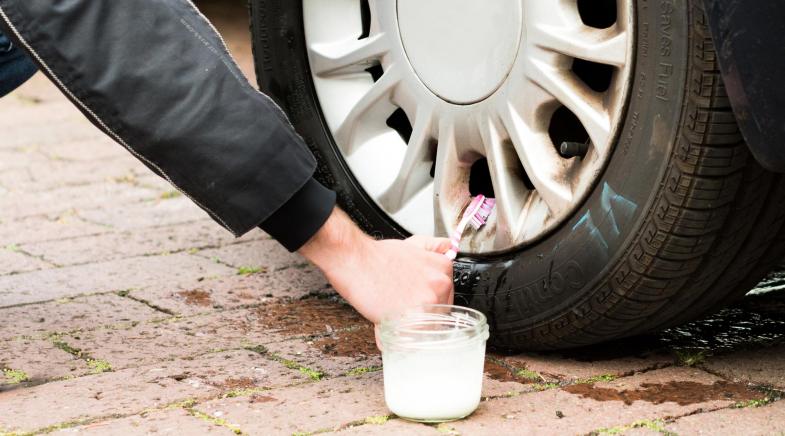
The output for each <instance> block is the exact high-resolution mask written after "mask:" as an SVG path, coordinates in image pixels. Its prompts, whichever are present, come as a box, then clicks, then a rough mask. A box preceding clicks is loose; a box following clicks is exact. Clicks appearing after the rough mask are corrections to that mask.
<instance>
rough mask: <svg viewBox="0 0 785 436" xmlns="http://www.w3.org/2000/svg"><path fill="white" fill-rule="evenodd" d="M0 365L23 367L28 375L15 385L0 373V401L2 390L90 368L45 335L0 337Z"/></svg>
mask: <svg viewBox="0 0 785 436" xmlns="http://www.w3.org/2000/svg"><path fill="white" fill-rule="evenodd" d="M0 369H12V370H15V371H22V372H24V374H25V375H26V376H27V380H25V382H24V384H22V385H17V384H14V383H13V381H12V380H11V379H10V378H8V377H5V376H4V374H2V373H0V404H3V403H4V402H5V398H6V395H7V394H4V393H2V391H4V390H10V389H15V390H16V388H19V387H20V386H25V385H27V384H38V383H43V382H45V381H48V380H55V379H61V378H64V377H75V376H79V375H83V374H87V373H89V372H90V368H89V367H88V366H87V364H86V363H85V361H84V360H81V359H77V358H75V357H74V356H72V355H71V354H68V353H66V352H65V351H63V350H61V349H59V348H57V347H55V346H54V345H53V344H52V342H51V341H48V340H44V339H15V340H7V341H0ZM0 408H3V407H0ZM0 415H2V413H0ZM0 419H2V418H0ZM1 427H2V425H0V428H1Z"/></svg>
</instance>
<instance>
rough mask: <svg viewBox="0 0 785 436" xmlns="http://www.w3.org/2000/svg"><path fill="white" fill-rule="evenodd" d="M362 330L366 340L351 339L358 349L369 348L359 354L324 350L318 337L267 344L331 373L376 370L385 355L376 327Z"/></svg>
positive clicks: (277, 352) (270, 348)
mask: <svg viewBox="0 0 785 436" xmlns="http://www.w3.org/2000/svg"><path fill="white" fill-rule="evenodd" d="M357 333H358V332H351V333H350V334H352V335H356V334H357ZM359 333H361V334H362V336H363V338H364V339H365V341H366V342H367V344H365V345H356V342H355V341H354V340H353V341H352V343H353V344H355V346H357V347H358V349H360V348H366V350H365V351H364V352H357V353H356V354H354V353H352V354H353V355H329V354H327V353H324V352H322V350H320V349H319V347H318V346H317V345H315V343H318V340H316V341H314V340H310V341H305V340H302V339H293V340H288V341H284V342H273V343H270V344H267V345H265V348H267V350H268V352H270V353H273V354H275V355H276V356H279V357H281V358H283V359H286V360H291V361H294V362H297V363H298V364H300V365H302V366H305V367H307V368H310V369H313V370H317V371H320V372H323V373H324V374H325V375H327V376H330V377H334V376H339V375H343V374H348V373H351V372H352V371H356V372H358V373H359V374H362V373H363V372H364V371H366V370H371V371H376V370H378V368H380V367H381V366H382V358H381V355H380V354H379V352H378V351H377V350H376V345H375V341H374V336H373V329H370V328H368V329H363V330H362V331H361V332H359ZM339 335H343V333H339Z"/></svg>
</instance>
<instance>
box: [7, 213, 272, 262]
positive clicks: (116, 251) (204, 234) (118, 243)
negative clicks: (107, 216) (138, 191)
mask: <svg viewBox="0 0 785 436" xmlns="http://www.w3.org/2000/svg"><path fill="white" fill-rule="evenodd" d="M260 237H264V234H263V233H261V232H251V233H249V234H248V235H247V236H245V237H244V238H243V239H240V240H236V239H235V238H234V236H233V235H232V234H231V233H229V232H227V231H226V230H224V229H223V228H222V227H220V226H219V225H218V224H216V223H215V222H214V221H212V220H201V221H196V222H191V223H185V224H178V225H173V226H165V227H156V228H146V229H137V230H132V231H126V232H119V231H115V232H111V233H108V234H100V235H92V236H85V237H81V238H71V239H67V240H58V241H49V242H38V243H32V244H23V245H22V246H21V248H22V249H24V251H26V252H28V253H30V254H33V255H35V256H41V257H43V258H44V259H46V260H49V261H51V262H54V263H56V264H58V265H76V264H82V263H88V262H100V261H107V260H112V259H118V258H123V257H134V256H141V255H152V254H166V253H171V252H177V251H182V250H186V249H198V248H202V247H210V246H217V245H221V244H233V243H236V242H239V241H243V240H253V239H257V238H260Z"/></svg>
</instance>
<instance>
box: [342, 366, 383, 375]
mask: <svg viewBox="0 0 785 436" xmlns="http://www.w3.org/2000/svg"><path fill="white" fill-rule="evenodd" d="M381 370H382V367H381V366H366V367H362V368H354V369H352V370H350V371H349V372H347V373H346V375H348V376H352V377H357V376H360V375H363V374H368V373H371V372H377V371H381Z"/></svg>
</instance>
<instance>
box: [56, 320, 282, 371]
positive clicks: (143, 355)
mask: <svg viewBox="0 0 785 436" xmlns="http://www.w3.org/2000/svg"><path fill="white" fill-rule="evenodd" d="M257 318H258V315H257V314H256V313H255V312H253V311H250V310H236V311H226V312H219V313H212V314H208V315H204V316H196V317H191V318H184V319H172V320H170V321H165V322H152V323H142V324H139V325H136V326H133V327H131V328H128V329H119V330H93V331H87V332H80V333H78V334H73V335H65V336H63V340H64V341H66V342H67V343H68V344H69V345H70V346H72V347H74V348H78V349H80V350H82V351H83V352H85V353H87V354H89V355H90V356H93V357H94V358H97V359H103V360H106V361H108V362H110V363H111V364H112V367H114V368H128V367H133V366H141V365H149V364H153V363H155V362H160V361H163V360H171V359H178V358H186V357H193V356H199V355H202V354H206V353H210V352H215V351H216V350H229V349H237V348H243V347H251V346H259V345H266V344H269V343H271V342H277V341H282V340H284V339H285V337H283V336H281V335H278V334H276V333H273V332H271V331H270V330H267V329H265V328H264V327H263V326H260V325H259V324H258V323H257V322H256V319H257Z"/></svg>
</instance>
